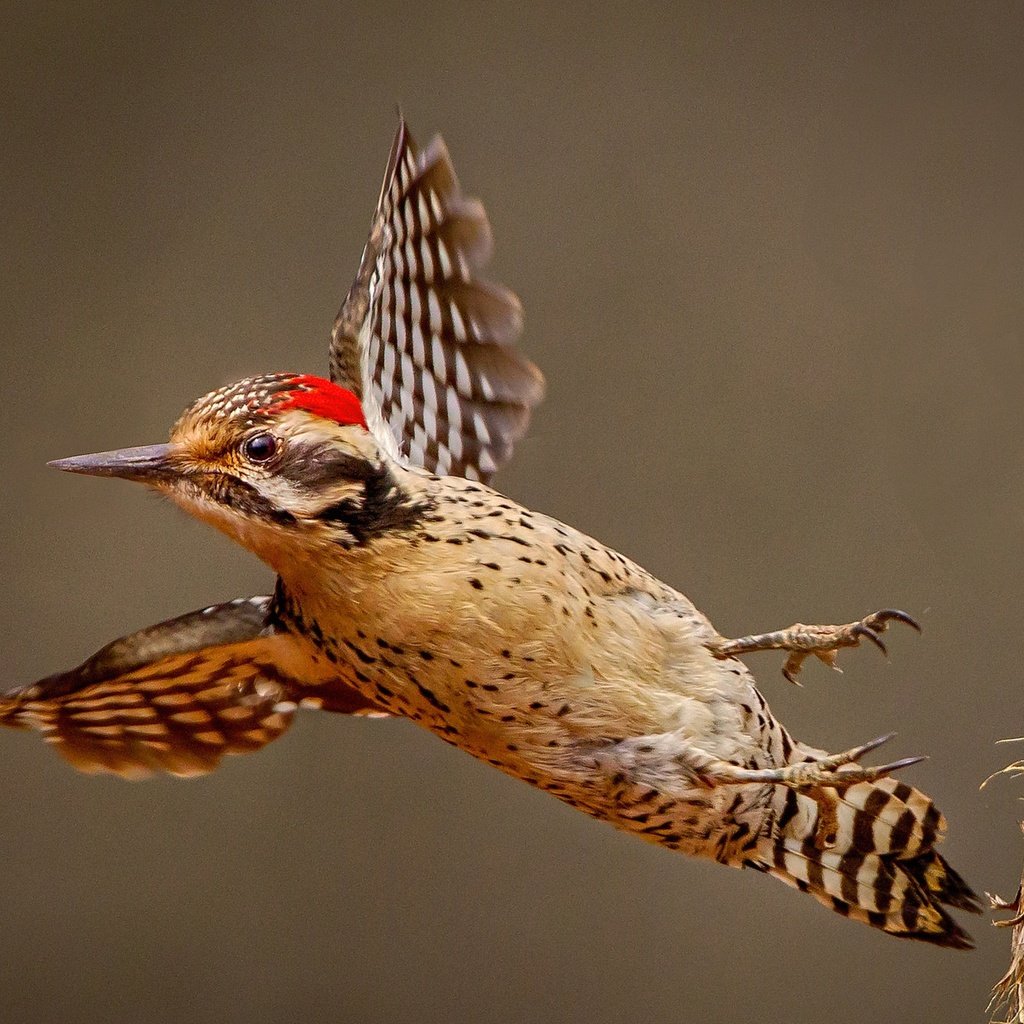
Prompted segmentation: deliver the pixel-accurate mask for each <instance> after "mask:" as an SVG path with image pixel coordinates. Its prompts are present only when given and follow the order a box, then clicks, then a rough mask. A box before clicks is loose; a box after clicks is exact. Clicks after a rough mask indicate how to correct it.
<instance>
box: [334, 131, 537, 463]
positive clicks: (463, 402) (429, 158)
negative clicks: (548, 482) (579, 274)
mask: <svg viewBox="0 0 1024 1024" xmlns="http://www.w3.org/2000/svg"><path fill="white" fill-rule="evenodd" d="M491 249H492V237H491V228H490V224H489V222H488V220H487V214H486V212H485V211H484V208H483V205H482V204H481V203H480V202H479V201H477V200H475V199H469V198H467V197H465V196H464V195H463V194H462V189H461V187H460V185H459V181H458V178H457V177H456V176H455V170H454V168H453V167H452V162H451V159H450V157H449V155H448V150H447V148H446V147H445V144H444V142H443V141H442V140H441V138H440V137H435V138H434V140H433V141H432V142H431V143H430V144H429V145H428V146H427V147H426V148H425V149H424V150H422V151H420V150H419V148H418V147H417V145H416V143H415V142H414V141H413V139H412V137H411V136H410V134H409V132H408V129H407V127H406V124H405V121H404V120H401V121H400V122H399V125H398V131H397V133H396V135H395V140H394V143H393V145H392V148H391V155H390V157H389V159H388V167H387V171H386V173H385V176H384V182H383V185H382V186H381V192H380V197H379V199H378V201H377V207H376V210H375V211H374V217H373V221H372V224H371V228H370V237H369V239H368V241H367V243H366V247H365V249H364V250H363V257H362V261H361V263H360V267H359V272H358V274H357V275H356V279H355V282H354V283H353V285H352V288H351V289H350V291H349V293H348V296H347V297H346V299H345V301H344V303H343V304H342V307H341V310H340V312H339V313H338V317H337V319H336V321H335V324H334V330H333V332H332V335H331V350H330V366H331V378H332V379H333V380H335V381H337V382H338V383H339V384H342V385H343V386H344V387H347V388H349V389H350V390H352V391H354V392H355V393H356V394H357V395H359V396H360V398H361V399H362V402H363V409H364V412H365V414H366V418H367V422H368V423H369V425H370V428H371V430H373V431H374V433H375V434H376V435H377V437H378V440H379V441H380V442H381V443H382V444H383V445H384V446H385V448H386V449H387V450H388V451H389V452H390V453H391V454H392V455H394V456H396V457H400V458H403V459H406V460H408V461H409V462H410V463H412V464H414V465H419V466H422V467H424V468H425V469H428V470H430V471H432V472H436V473H439V474H442V475H453V476H466V477H469V478H471V479H483V480H487V479H489V478H490V477H491V475H492V474H493V473H494V471H495V470H496V469H497V468H498V467H499V466H500V465H502V463H504V462H505V461H507V459H508V458H509V457H510V456H511V454H512V449H513V446H514V444H515V443H516V441H518V440H519V438H520V437H522V435H523V434H524V433H525V431H526V428H527V425H528V423H529V419H530V413H531V410H532V409H533V407H534V406H535V405H536V404H537V403H538V402H539V401H540V400H541V398H542V396H543V392H544V378H543V376H542V375H541V373H540V371H539V370H538V369H537V368H536V367H535V366H534V365H533V364H532V363H531V362H530V361H529V360H527V359H526V358H525V356H523V355H522V354H521V353H520V352H519V351H518V350H517V349H516V348H515V347H514V346H515V342H516V339H517V338H518V337H519V334H520V332H521V331H522V307H521V306H520V304H519V300H518V298H516V296H515V295H514V294H513V293H512V292H511V291H509V290H508V289H506V288H503V287H501V286H499V285H495V284H491V283H489V282H486V281H483V280H481V279H480V278H479V277H477V276H476V271H477V270H478V269H479V268H480V267H481V266H482V265H483V264H484V263H486V261H487V259H488V258H489V257H490V254H491Z"/></svg>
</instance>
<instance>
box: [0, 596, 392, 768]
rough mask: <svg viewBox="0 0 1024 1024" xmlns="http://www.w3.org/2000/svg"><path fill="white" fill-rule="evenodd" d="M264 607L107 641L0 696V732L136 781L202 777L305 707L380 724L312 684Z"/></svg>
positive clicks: (342, 689) (340, 692)
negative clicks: (37, 738)
mask: <svg viewBox="0 0 1024 1024" xmlns="http://www.w3.org/2000/svg"><path fill="white" fill-rule="evenodd" d="M269 605H270V598H269V597H254V598H248V599H241V600H238V601H231V602H229V603H227V604H221V605H214V606H212V607H210V608H205V609H203V610H202V611H198V612H192V613H190V614H188V615H182V616H179V617H178V618H175V619H171V620H169V621H167V622H163V623H160V624H159V625H156V626H151V627H149V628H148V629H143V630H140V631H139V632H137V633H132V634H131V635H129V636H126V637H122V638H121V639H119V640H115V641H114V642H113V643H110V644H108V645H107V646H106V647H104V648H103V649H102V650H100V651H99V652H97V653H96V654H95V655H93V656H92V657H91V658H89V659H88V660H87V661H85V662H83V663H82V664H81V665H80V666H78V668H75V669H72V670H70V671H68V672H62V673H59V674H57V675H53V676H49V677H47V678H46V679H42V680H40V681H39V682H37V683H33V684H31V685H30V686H27V687H22V688H20V689H18V690H15V691H13V692H11V693H8V694H4V695H0V725H6V726H10V727H13V728H34V729H37V730H38V731H39V732H41V733H42V735H43V738H44V739H45V740H46V741H47V742H48V743H50V744H52V745H53V746H54V747H55V748H56V750H57V752H58V753H59V754H61V755H62V756H63V757H64V758H65V759H66V760H68V761H69V762H71V764H73V765H74V766H75V767H76V768H78V769H80V770H82V771H85V772H110V773H112V774H115V775H121V776H123V777H125V778H142V777H145V776H147V775H150V774H152V773H153V772H161V771H162V772H169V773H170V774H172V775H180V776H191V775H202V774H205V773H206V772H209V771H212V770H213V769H214V768H216V767H217V765H218V764H219V762H220V760H221V758H222V757H223V756H224V754H240V753H247V752H249V751H254V750H259V749H260V748H261V747H264V746H266V744H268V743H270V742H271V741H272V740H275V739H277V737H278V736H280V735H281V734H282V733H284V732H285V730H286V729H287V728H288V726H289V725H290V724H291V720H292V717H293V715H294V713H295V710H296V708H297V707H298V706H299V705H300V704H301V703H303V702H304V701H307V700H308V701H309V703H311V704H313V705H314V706H317V707H323V708H325V709H327V710H331V711H340V712H345V713H348V714H378V713H380V711H379V709H378V708H376V707H375V706H374V705H373V704H371V703H370V702H369V701H367V700H366V699H365V698H363V697H361V696H360V695H359V694H358V693H357V692H356V691H355V690H351V689H349V688H348V687H347V686H345V685H344V684H343V683H342V682H340V681H339V680H336V679H331V680H330V685H329V686H323V687H321V686H318V685H316V684H317V682H318V681H317V680H313V679H310V678H308V659H307V658H306V657H305V655H304V654H303V653H302V652H301V650H300V649H299V648H298V646H297V642H296V641H295V640H294V639H293V638H292V637H290V636H289V635H288V634H287V633H281V632H274V631H273V630H272V628H270V627H268V626H267V614H268V609H269ZM304 669H305V671H304ZM302 676H305V677H304V678H300V677H302Z"/></svg>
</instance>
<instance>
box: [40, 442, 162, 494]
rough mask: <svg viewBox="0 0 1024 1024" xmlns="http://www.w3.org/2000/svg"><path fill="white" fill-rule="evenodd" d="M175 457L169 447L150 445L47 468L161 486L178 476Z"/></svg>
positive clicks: (78, 457)
mask: <svg viewBox="0 0 1024 1024" xmlns="http://www.w3.org/2000/svg"><path fill="white" fill-rule="evenodd" d="M173 455H174V451H173V449H172V447H171V446H170V445H169V444H148V445H143V446H142V447H141V448H120V449H118V450H117V451H115V452H100V453H99V454H97V455H76V456H75V457H74V458H71V459H57V460H56V461H54V462H49V463H47V465H49V466H53V468H54V469H62V470H64V471H65V472H66V473H85V474H87V475H88V476H120V477H123V478H124V479H125V480H138V481H139V482H140V483H144V484H158V483H160V482H162V481H166V480H169V479H170V478H171V477H174V476H177V475H178V473H179V470H178V469H177V467H176V466H175V465H174V457H173Z"/></svg>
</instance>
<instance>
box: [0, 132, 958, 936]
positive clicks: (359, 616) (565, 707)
mask: <svg viewBox="0 0 1024 1024" xmlns="http://www.w3.org/2000/svg"><path fill="white" fill-rule="evenodd" d="M490 249H491V233H490V228H489V225H488V221H487V217H486V215H485V212H484V209H483V207H482V206H481V205H480V204H479V203H478V202H477V201H475V200H472V199H469V198H466V197H465V196H464V195H463V193H462V190H461V188H460V185H459V182H458V180H457V178H456V176H455V173H454V170H453V168H452V164H451V161H450V159H449V156H448V152H447V150H446V148H445V146H444V143H443V142H442V141H441V140H440V139H439V138H435V139H434V141H433V142H432V143H431V144H430V145H429V146H427V147H425V148H424V149H423V150H419V149H418V148H417V146H416V145H415V143H414V142H413V140H412V138H411V137H410V135H409V133H408V130H407V128H406V126H405V124H404V122H402V123H400V124H399V128H398V132H397V135H396V138H395V141H394V144H393V146H392V150H391V155H390V158H389V161H388V166H387V171H386V174H385V177H384V182H383V186H382V188H381V192H380V196H379V199H378V202H377V205H376V208H375V211H374V215H373V219H372V222H371V229H370V235H369V239H368V241H367V243H366V247H365V249H364V251H363V256H362V260H361V263H360V266H359V270H358V273H357V275H356V279H355V282H354V283H353V285H352V288H351V290H350V291H349V293H348V295H347V297H346V298H345V300H344V303H343V305H342V307H341V311H340V313H339V314H338V317H337V320H336V322H335V325H334V330H333V332H332V337H331V343H330V376H331V380H327V379H324V378H320V377H316V376H311V375H308V374H301V373H272V374H266V375H262V376H257V377H252V378H249V379H247V380H243V381H240V382H238V383H236V384H233V385H231V386H229V387H224V388H221V389H219V390H216V391H214V392H212V393H211V394H209V395H206V396H205V397H203V398H200V399H199V400H198V401H196V402H195V403H194V404H193V405H192V406H190V407H189V408H188V409H187V410H186V411H185V413H184V414H183V415H182V417H181V419H180V420H179V421H178V422H177V424H176V425H175V426H174V428H173V430H172V431H171V435H170V440H169V442H168V443H166V444H157V445H150V446H146V447H141V448H128V449H123V450H120V451H115V452H106V453H103V454H99V455H86V456H80V457H77V458H70V459H64V460H61V461H58V462H56V463H53V465H55V466H56V467H57V468H59V469H63V470H67V471H70V472H74V473H87V474H93V475H100V476H113V477H122V478H126V479H129V480H136V481H139V482H141V483H144V484H146V485H148V486H149V487H152V488H154V489H156V490H157V491H159V492H161V493H162V494H164V495H165V496H167V497H168V498H170V499H171V500H172V501H174V502H175V503H177V504H178V505H179V506H181V507H182V508H184V509H185V510H186V511H187V512H189V513H190V514H192V515H193V516H196V517H197V518H199V519H201V520H204V521H205V522H207V523H209V524H211V525H212V526H215V527H216V528H217V529H219V530H221V531H223V532H224V533H226V534H227V535H228V536H229V537H231V538H232V539H233V540H235V541H237V542H238V543H240V544H242V545H243V546H244V547H246V548H248V549H249V550H250V551H252V552H254V553H255V554H256V555H258V556H259V557H260V558H261V559H263V560H264V561H265V562H267V563H268V564H269V565H270V566H271V567H272V568H273V569H274V570H275V572H276V573H277V583H276V587H275V590H274V592H273V594H272V595H270V596H258V597H250V598H243V599H239V600H237V601H232V602H229V603H227V604H221V605H216V606H213V607H209V608H205V609H202V610H200V611H196V612H193V613H191V614H188V615H184V616H182V617H180V618H176V619H172V620H170V621H169V622H164V623H161V624H159V625H156V626H153V627H151V628H149V629H144V630H142V631H140V632H137V633H133V634H131V635H130V636H126V637H124V638H122V639H120V640H116V641H114V642H113V643H111V644H109V645H107V646H106V647H104V648H103V649H102V650H101V651H99V653H97V654H96V655H94V656H93V657H91V658H90V659H88V660H87V661H86V662H85V663H84V664H82V665H80V666H79V667H78V668H75V669H72V670H71V671H68V672H63V673H60V674H57V675H54V676H50V677H48V678H46V679H43V680H40V681H39V682H36V683H34V684H31V685H28V686H24V687H21V688H19V689H17V690H14V691H13V692H10V693H8V694H6V695H4V696H2V697H0V722H2V724H4V725H8V726H12V727H31V728H33V729H36V730H38V731H39V732H40V733H41V734H42V736H43V739H44V740H46V742H48V743H50V744H52V745H53V747H54V749H55V750H57V752H58V753H60V754H62V755H63V756H64V757H65V758H66V759H67V760H68V761H70V762H71V763H72V764H73V765H75V766H76V767H77V768H80V769H82V770H84V771H87V772H111V773H114V774H117V775H121V776H125V777H127V778H136V777H140V776H144V775H148V774H150V773H153V772H158V771H164V772H170V773H172V774H174V775H180V776H192V775H198V774H202V773H205V772H208V771H210V770H212V769H213V768H215V767H216V766H217V764H218V762H219V761H220V760H221V758H222V756H223V755H224V754H227V753H243V752H246V751H254V750H257V749H259V748H261V747H263V746H264V745H266V744H267V743H269V742H271V741H272V740H274V739H276V738H277V737H278V736H280V735H281V734H282V733H283V732H284V731H285V730H286V729H287V728H288V726H289V725H290V723H291V721H292V719H293V717H294V715H295V713H296V711H297V710H298V709H299V708H300V707H309V708H316V709H321V710H324V711H333V712H338V713H342V714H354V715H365V716H400V717H404V718H409V719H412V720H413V721H415V722H417V723H419V724H420V725H422V726H423V727H424V728H426V729H429V730H430V731H431V732H433V733H434V734H436V735H437V736H439V737H441V739H443V740H445V741H446V742H447V743H450V744H453V745H455V746H457V747H460V748H461V749H463V750H465V751H467V752H469V753H471V754H473V755H475V756H476V757H479V758H481V759H483V760H485V761H487V762H488V763H490V764H492V765H494V766H495V767H496V768H498V769H500V770H501V771H503V772H506V773H508V774H509V775H512V776H515V777H516V778H520V779H523V780H525V781H526V782H529V783H531V784H533V785H535V786H538V787H540V788H541V789H543V790H546V791H547V792H549V793H551V794H553V795H554V796H556V797H558V798H559V799H561V800H563V801H565V802H567V803H569V804H571V805H572V806H574V807H577V808H579V809H580V810H582V811H584V812H586V813H588V814H591V815H593V816H594V817H596V818H599V819H602V820H604V821H607V822H610V823H611V824H612V825H614V826H616V827H617V828H620V829H624V830H627V831H629V832H632V833H634V834H635V835H638V836H640V837H641V838H643V839H646V840H648V841H650V842H653V843H658V844H661V845H663V846H667V847H669V848H671V849H673V850H679V851H682V852H684V853H688V854H691V855H695V856H700V857H707V858H712V859H714V860H717V861H719V862H720V863H723V864H727V865H731V866H734V867H747V868H753V869H755V870H758V871H762V872H765V873H767V874H770V875H774V876H775V877H776V878H779V879H781V880H782V881H784V882H786V883H787V884H789V885H791V886H793V887H795V888H797V889H800V890H802V891H804V892H807V893H810V894H811V895H812V896H813V897H814V898H815V899H817V900H818V901H819V902H821V903H823V904H824V905H825V906H826V907H829V908H830V909H832V910H834V911H837V912H838V913H840V914H842V915H844V916H846V917H848V918H851V919H854V920H857V921H861V922H864V923H866V924H868V925H872V926H874V927H876V928H879V929H882V930H883V931H885V932H888V933H890V934H893V935H897V936H903V937H908V938H913V939H920V940H924V941H929V942H934V943H937V944H940V945H944V946H950V947H956V948H969V947H970V945H971V943H970V937H969V936H968V935H967V933H966V932H964V931H963V929H962V928H961V927H960V926H959V925H958V924H957V923H956V922H955V921H954V920H953V918H952V917H951V916H950V914H949V913H948V912H947V910H946V909H944V908H945V907H947V906H948V907H954V908H959V909H963V910H969V911H974V910H976V909H977V897H976V896H975V894H974V893H973V892H972V891H971V889H970V888H969V887H968V886H967V885H966V883H965V882H964V881H963V880H962V879H961V878H960V877H959V876H958V875H957V873H956V872H955V871H954V870H953V869H952V868H951V867H950V866H949V865H948V864H947V863H946V861H945V860H944V859H943V857H942V856H941V855H940V854H939V853H938V852H937V850H936V844H937V843H938V842H939V840H940V839H941V838H942V836H943V833H944V831H945V821H944V819H943V816H942V815H941V814H940V813H939V811H938V810H937V809H936V807H935V805H934V804H933V803H932V801H931V799H929V798H928V797H927V796H925V795H924V794H923V793H921V792H920V791H918V790H916V789H914V788H913V787H911V786H909V785H907V784H905V783H903V782H901V781H898V780H897V779H895V778H894V777H893V774H892V773H893V772H895V771H896V770H897V769H899V768H902V767H906V766H907V765H910V764H912V763H914V762H915V761H916V760H918V759H917V758H910V759H905V760H902V761H895V762H892V763H889V764H885V765H881V766H874V767H872V766H866V765H864V764H862V763H861V761H862V758H864V757H865V755H867V754H868V753H869V752H870V751H872V750H873V749H874V748H875V747H876V746H878V745H879V743H880V742H882V740H876V741H873V742H871V743H866V744H862V745H859V746H856V747H853V748H851V749H849V750H846V751H843V752H841V753H838V754H830V753H827V752H825V751H823V750H820V749H817V748H815V747H812V746H808V745H806V744H803V743H800V742H798V741H797V740H795V739H794V738H793V737H792V736H791V735H790V734H789V732H788V731H787V730H786V728H785V727H784V726H783V725H782V724H781V723H780V722H779V721H777V720H776V719H775V718H774V717H773V715H772V713H771V711H770V710H769V708H768V704H767V702H766V701H765V699H764V697H763V696H762V695H761V693H760V692H759V691H758V689H757V687H756V686H755V685H754V680H753V677H752V676H751V674H750V672H749V670H748V669H747V668H746V666H745V665H744V664H743V663H742V662H741V661H740V660H738V659H739V657H740V656H741V655H747V654H751V653H753V652H756V651H761V650H768V649H772V650H780V651H783V652H786V654H787V660H786V663H785V667H784V670H785V672H786V674H787V676H788V677H789V678H791V679H794V680H795V677H796V675H797V673H798V672H799V671H800V668H801V664H802V662H803V661H804V659H806V658H807V657H809V656H815V657H817V658H819V659H821V660H822V661H824V662H826V663H828V664H834V661H835V657H836V654H837V652H838V651H839V650H840V649H841V648H844V647H852V646H856V645H857V644H858V643H859V642H860V641H861V640H864V639H866V640H868V641H871V642H873V643H875V644H877V645H878V646H880V647H882V648H883V650H884V643H883V641H882V639H881V637H880V634H881V633H883V632H884V631H885V629H886V628H887V626H888V625H889V624H890V623H892V622H895V621H902V622H904V623H907V624H908V625H911V626H914V625H916V623H914V621H913V620H912V619H911V618H910V617H909V616H907V615H906V614H905V613H903V612H899V611H897V610H894V609H886V610H882V611H879V612H876V613H874V614H873V615H869V616H867V617H866V618H864V619H862V620H860V621H857V622H850V623H847V624H845V625H840V626H804V625H801V624H796V625H794V626H791V627H789V628H788V629H783V630H777V631H775V632H771V633H764V634H755V635H751V636H746V637H741V638H738V639H729V638H726V637H724V636H722V635H720V634H719V633H718V632H717V630H716V629H715V628H714V627H713V626H712V624H711V622H710V621H709V620H708V619H707V617H706V616H705V615H703V614H702V613H701V612H700V611H699V610H698V609H697V608H696V607H695V606H694V604H693V603H692V602H691V601H690V600H689V599H688V598H687V597H685V596H684V595H683V594H682V593H680V592H679V591H677V590H675V589H674V588H672V587H671V586H669V585H667V584H665V583H662V582H661V581H659V580H658V579H656V578H655V577H654V576H652V575H651V574H650V573H648V572H647V571H645V570H644V569H642V568H641V567H640V566H638V565H636V564H634V563H633V562H632V561H630V560H629V559H628V558H626V557H624V556H623V555H621V554H619V553H617V552H615V551H613V550H611V549H609V548H607V547H605V546H604V545H603V544H601V543H599V542H598V541H596V540H593V539H591V538H590V537H587V536H585V535H583V534H582V533H580V532H579V531H577V530H575V529H573V528H572V527H571V526H567V525H565V524H564V523H561V522H558V521H557V520H555V519H552V518H550V517H549V516H546V515H542V514H540V513H538V512H534V511H531V510H530V509H527V508H524V507H523V506H521V505H519V504H518V503H517V502H515V501H513V500H512V499H510V498H507V497H505V496H504V495H502V494H500V493H498V492H497V491H495V490H493V489H492V488H491V487H490V486H489V483H488V481H489V480H490V479H491V477H492V475H493V473H494V472H495V471H496V470H497V469H498V468H499V467H500V466H501V465H502V464H503V463H504V462H505V461H506V460H507V459H508V458H509V457H510V455H511V453H512V449H513V446H514V444H515V443H516V442H517V441H518V440H519V438H520V437H521V436H522V435H523V433H524V432H525V430H526V428H527V425H528V420H529V417H530V412H531V410H532V409H533V407H534V406H535V405H536V404H537V403H538V402H539V401H540V399H541V397H542V393H543V378H542V376H541V374H540V372H539V371H538V370H537V369H536V367H535V366H534V365H533V364H532V363H531V362H529V361H528V360H527V359H526V358H525V357H524V356H523V355H522V354H521V353H520V352H519V350H518V349H517V348H516V347H515V343H516V340H517V338H518V336H519V334H520V331H521V327H522V313H521V308H520V305H519V302H518V300H517V299H516V297H515V296H514V295H513V294H512V293H511V292H510V291H508V290H506V289H505V288H502V287H499V286H497V285H494V284H490V283H487V282H485V281H483V280H482V279H481V278H480V277H479V274H478V271H479V270H480V268H481V266H482V265H483V264H484V263H485V261H486V259H487V258H488V255H489V253H490ZM883 739H884V738H883Z"/></svg>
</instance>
